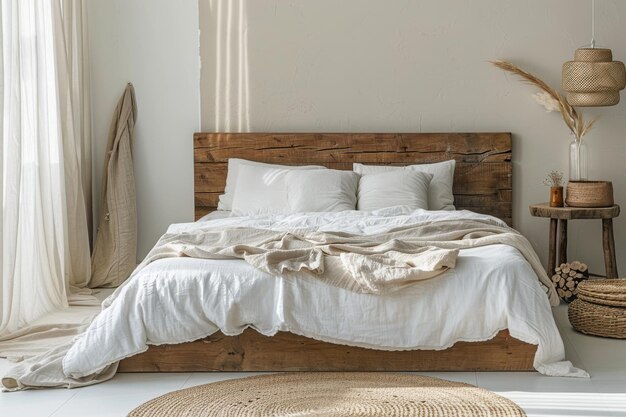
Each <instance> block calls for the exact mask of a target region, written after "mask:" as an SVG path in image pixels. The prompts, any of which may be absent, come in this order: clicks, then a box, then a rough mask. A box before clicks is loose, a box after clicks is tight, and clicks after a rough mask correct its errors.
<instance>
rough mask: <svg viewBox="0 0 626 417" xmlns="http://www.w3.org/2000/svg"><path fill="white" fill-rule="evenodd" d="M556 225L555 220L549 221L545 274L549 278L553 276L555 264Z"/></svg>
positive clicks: (556, 221)
mask: <svg viewBox="0 0 626 417" xmlns="http://www.w3.org/2000/svg"><path fill="white" fill-rule="evenodd" d="M557 225H558V220H557V219H550V236H549V239H548V266H546V272H547V273H548V276H549V277H551V276H552V275H553V274H554V266H555V264H556V229H557Z"/></svg>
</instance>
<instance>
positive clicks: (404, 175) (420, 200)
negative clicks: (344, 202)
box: [357, 169, 433, 211]
mask: <svg viewBox="0 0 626 417" xmlns="http://www.w3.org/2000/svg"><path fill="white" fill-rule="evenodd" d="M432 178H433V174H427V173H425V172H418V171H412V170H408V169H398V170H395V171H389V172H382V173H380V174H370V175H363V176H362V177H361V179H360V180H359V191H358V194H357V196H358V203H357V207H358V209H359V210H366V211H372V210H378V209H382V208H386V207H394V206H408V207H409V208H411V209H413V210H414V209H418V208H419V209H425V210H428V185H429V184H430V181H431V180H432Z"/></svg>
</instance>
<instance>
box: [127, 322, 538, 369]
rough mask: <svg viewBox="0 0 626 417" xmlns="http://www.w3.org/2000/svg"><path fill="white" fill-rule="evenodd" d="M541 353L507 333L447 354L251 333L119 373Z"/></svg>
mask: <svg viewBox="0 0 626 417" xmlns="http://www.w3.org/2000/svg"><path fill="white" fill-rule="evenodd" d="M536 350H537V346H535V345H530V344H527V343H524V342H521V341H519V340H517V339H515V338H513V337H511V336H510V335H509V332H508V331H506V330H503V331H501V332H500V333H498V334H497V335H496V337H494V338H493V339H491V340H488V341H486V342H471V343H470V342H459V343H457V344H455V345H454V346H452V347H451V348H449V349H445V350H438V351H436V350H412V351H381V350H375V349H365V348H358V347H351V346H344V345H337V344H333V343H326V342H320V341H318V340H314V339H310V338H307V337H303V336H298V335H295V334H293V333H287V332H279V333H278V334H276V335H275V336H272V337H267V336H263V335H262V334H260V333H258V332H256V331H254V330H252V329H247V330H245V331H244V332H243V333H242V334H241V335H239V336H225V335H224V334H223V333H221V332H218V333H215V334H213V335H212V336H209V337H207V338H205V339H202V340H197V341H195V342H189V343H182V344H179V345H163V346H151V347H150V348H149V349H148V350H147V351H146V352H144V353H141V354H138V355H135V356H132V357H130V358H127V359H124V360H122V361H121V362H120V365H119V369H118V372H194V371H198V372H211V371H224V372H233V371H248V372H256V371H532V370H533V359H534V357H535V351H536Z"/></svg>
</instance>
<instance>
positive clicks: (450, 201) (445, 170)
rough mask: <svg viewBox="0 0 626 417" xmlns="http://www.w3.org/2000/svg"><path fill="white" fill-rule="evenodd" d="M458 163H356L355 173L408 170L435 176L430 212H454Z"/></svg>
mask: <svg viewBox="0 0 626 417" xmlns="http://www.w3.org/2000/svg"><path fill="white" fill-rule="evenodd" d="M455 165H456V161H455V160H454V159H452V160H450V161H444V162H437V163H436V164H420V165H409V166H406V167H395V166H387V165H382V166H377V165H363V164H357V163H355V164H354V165H353V168H352V169H353V170H354V172H357V173H359V174H361V175H369V174H380V173H381V172H389V171H396V170H403V169H408V170H411V171H417V172H425V173H427V174H433V179H432V180H431V181H430V186H429V187H428V209H429V210H454V194H452V184H453V182H454V167H455Z"/></svg>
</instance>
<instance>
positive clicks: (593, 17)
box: [591, 0, 596, 48]
mask: <svg viewBox="0 0 626 417" xmlns="http://www.w3.org/2000/svg"><path fill="white" fill-rule="evenodd" d="M591 47H592V48H595V47H596V0H591Z"/></svg>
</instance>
